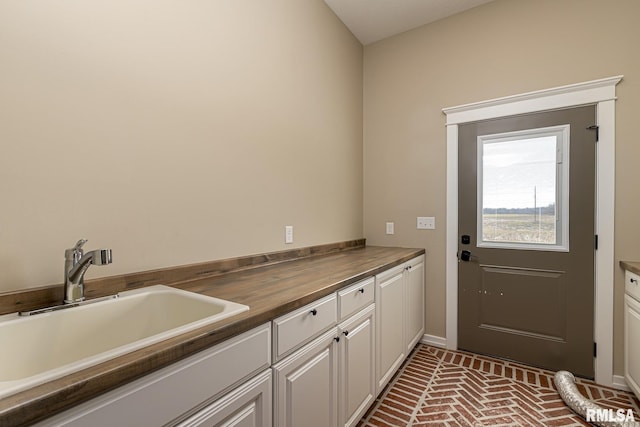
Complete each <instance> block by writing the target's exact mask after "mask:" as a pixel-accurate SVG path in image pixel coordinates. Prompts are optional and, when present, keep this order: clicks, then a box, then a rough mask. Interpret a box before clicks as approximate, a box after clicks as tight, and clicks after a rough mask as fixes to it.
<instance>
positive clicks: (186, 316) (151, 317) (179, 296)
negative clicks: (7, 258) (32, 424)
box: [0, 285, 249, 398]
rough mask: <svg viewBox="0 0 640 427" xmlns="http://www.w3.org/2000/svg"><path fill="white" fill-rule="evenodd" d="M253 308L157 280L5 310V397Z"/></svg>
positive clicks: (0, 329)
mask: <svg viewBox="0 0 640 427" xmlns="http://www.w3.org/2000/svg"><path fill="white" fill-rule="evenodd" d="M248 309H249V307H248V306H246V305H242V304H237V303H234V302H231V301H225V300H222V299H218V298H213V297H209V296H205V295H200V294H196V293H193V292H188V291H184V290H181V289H176V288H171V287H168V286H162V285H157V286H151V287H147V288H144V289H138V290H133V291H127V292H122V293H120V294H118V295H117V297H113V298H109V299H106V300H101V301H99V302H95V303H91V304H86V305H80V306H77V307H71V308H66V309H63V310H58V311H53V312H48V313H42V314H37V315H33V316H29V317H21V316H18V314H17V313H15V314H7V315H4V316H0V343H2V351H0V398H2V397H4V396H7V395H9V394H13V393H16V392H18V391H21V390H24V389H26V388H29V387H33V386H35V385H37V384H41V383H44V382H46V381H50V380H52V379H55V378H59V377H61V376H64V375H67V374H70V373H72V372H76V371H79V370H81V369H84V368H86V367H88V366H92V365H95V364H98V363H100V362H104V361H106V360H108V359H111V358H114V357H116V356H120V355H123V354H125V353H129V352H132V351H134V350H138V349H140V348H142V347H144V346H147V345H150V344H153V343H156V342H159V341H162V340H165V339H167V338H170V337H174V336H176V335H179V334H181V333H184V332H188V331H190V330H194V329H196V328H199V327H201V326H205V325H208V324H212V323H214V322H217V321H219V320H221V319H224V318H227V317H229V316H232V315H234V314H238V313H241V312H243V311H246V310H248Z"/></svg>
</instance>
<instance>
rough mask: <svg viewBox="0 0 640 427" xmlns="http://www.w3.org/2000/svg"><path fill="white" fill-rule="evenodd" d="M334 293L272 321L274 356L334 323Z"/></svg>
mask: <svg viewBox="0 0 640 427" xmlns="http://www.w3.org/2000/svg"><path fill="white" fill-rule="evenodd" d="M337 318H338V304H337V302H336V294H331V295H328V296H326V297H324V298H322V299H319V300H317V301H314V302H313V303H311V304H308V305H305V306H304V307H302V308H299V309H298V310H296V311H292V312H291V313H288V314H285V315H284V316H281V317H278V318H277V319H275V320H274V321H273V339H274V345H273V351H274V358H275V359H276V360H279V359H281V358H282V356H284V355H285V354H287V353H290V352H291V351H293V350H294V349H296V348H297V347H298V346H300V345H302V344H304V343H306V342H307V341H309V340H311V339H312V338H314V337H315V336H316V335H317V334H318V333H320V332H322V331H324V330H325V329H328V328H329V327H331V326H333V325H335V324H336V322H337Z"/></svg>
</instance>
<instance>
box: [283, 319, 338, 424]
mask: <svg viewBox="0 0 640 427" xmlns="http://www.w3.org/2000/svg"><path fill="white" fill-rule="evenodd" d="M337 336H338V330H337V328H335V327H334V328H332V329H331V330H329V331H328V332H325V333H324V334H322V335H321V336H320V337H319V338H317V339H315V340H314V341H312V342H310V343H309V344H307V345H305V346H304V347H302V348H301V349H300V350H298V351H296V352H295V353H293V354H292V355H290V356H289V357H287V358H285V359H284V360H282V361H281V362H278V363H277V364H275V365H274V366H273V381H274V393H273V399H274V418H273V419H274V425H275V426H283V427H284V426H286V427H298V426H305V427H330V426H335V425H336V423H337V420H338V417H337V403H338V401H337V389H338V382H337V381H338V357H337V352H336V346H335V345H334V344H335V343H336V342H335V339H336V338H337Z"/></svg>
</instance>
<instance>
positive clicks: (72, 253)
mask: <svg viewBox="0 0 640 427" xmlns="http://www.w3.org/2000/svg"><path fill="white" fill-rule="evenodd" d="M85 243H87V239H80V240H78V242H77V243H76V245H75V246H74V247H73V248H70V249H67V250H65V251H64V256H65V258H66V259H69V260H75V261H77V260H78V259H79V258H80V257H81V256H82V255H83V254H84V252H83V251H82V246H83V245H84V244H85Z"/></svg>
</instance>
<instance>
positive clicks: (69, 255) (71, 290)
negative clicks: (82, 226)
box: [64, 240, 112, 304]
mask: <svg viewBox="0 0 640 427" xmlns="http://www.w3.org/2000/svg"><path fill="white" fill-rule="evenodd" d="M85 242H86V240H79V241H78V243H77V244H76V246H75V247H74V248H72V249H67V250H66V251H65V269H64V273H65V274H64V275H65V291H64V303H65V304H73V303H76V302H80V301H83V300H84V274H85V273H86V272H87V269H88V268H89V266H91V265H106V264H111V262H112V257H111V249H98V250H94V251H91V252H87V253H86V254H85V253H84V251H83V250H82V245H84V244H85Z"/></svg>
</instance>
